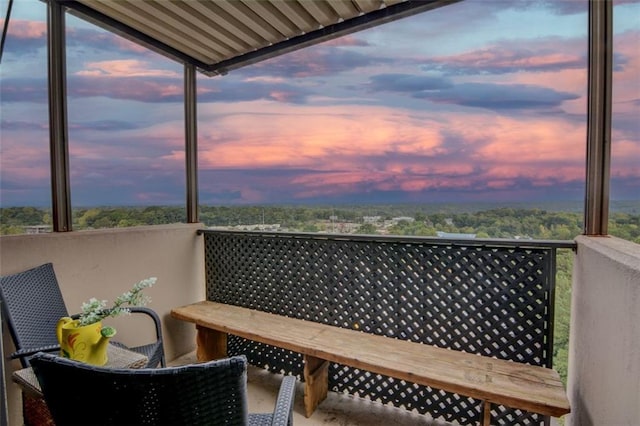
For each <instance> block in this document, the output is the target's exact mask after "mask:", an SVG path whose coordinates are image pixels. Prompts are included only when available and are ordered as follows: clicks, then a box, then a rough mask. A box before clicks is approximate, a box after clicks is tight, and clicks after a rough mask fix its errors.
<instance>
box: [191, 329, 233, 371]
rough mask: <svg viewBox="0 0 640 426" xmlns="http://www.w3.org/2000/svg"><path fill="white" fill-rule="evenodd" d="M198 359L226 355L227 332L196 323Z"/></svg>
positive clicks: (208, 359) (209, 359) (209, 358)
mask: <svg viewBox="0 0 640 426" xmlns="http://www.w3.org/2000/svg"><path fill="white" fill-rule="evenodd" d="M196 330H198V334H197V336H196V345H197V348H196V356H197V357H198V361H201V362H203V361H211V360H214V359H221V358H225V357H226V356H227V333H223V332H221V331H217V330H212V329H210V328H206V327H201V326H199V325H196Z"/></svg>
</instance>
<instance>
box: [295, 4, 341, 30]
mask: <svg viewBox="0 0 640 426" xmlns="http://www.w3.org/2000/svg"><path fill="white" fill-rule="evenodd" d="M300 5H301V6H302V7H304V8H305V9H306V10H307V12H309V14H311V16H313V17H314V19H315V20H316V21H318V22H319V23H320V24H322V25H323V26H325V27H326V26H327V25H331V24H335V23H336V22H338V20H339V19H340V16H339V15H338V14H337V13H336V11H335V10H333V8H332V7H329V6H327V4H326V3H325V2H320V1H301V2H300Z"/></svg>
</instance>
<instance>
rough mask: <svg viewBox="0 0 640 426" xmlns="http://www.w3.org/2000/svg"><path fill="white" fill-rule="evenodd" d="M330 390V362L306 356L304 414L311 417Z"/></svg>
mask: <svg viewBox="0 0 640 426" xmlns="http://www.w3.org/2000/svg"><path fill="white" fill-rule="evenodd" d="M328 390H329V361H326V360H324V359H320V358H316V357H313V356H309V355H304V412H305V416H306V417H311V415H312V414H313V412H314V411H315V409H316V407H317V406H318V404H320V403H321V402H322V401H323V400H324V399H325V398H326V397H327V392H328Z"/></svg>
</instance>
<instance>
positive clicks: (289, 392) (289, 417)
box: [271, 376, 296, 426]
mask: <svg viewBox="0 0 640 426" xmlns="http://www.w3.org/2000/svg"><path fill="white" fill-rule="evenodd" d="M295 396H296V378H295V377H294V376H285V377H284V378H283V379H282V384H281V385H280V392H278V399H277V400H276V407H275V409H274V411H273V420H272V421H271V426H291V425H293V401H294V399H295Z"/></svg>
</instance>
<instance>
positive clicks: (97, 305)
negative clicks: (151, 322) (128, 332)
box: [78, 277, 157, 326]
mask: <svg viewBox="0 0 640 426" xmlns="http://www.w3.org/2000/svg"><path fill="white" fill-rule="evenodd" d="M156 280H157V278H156V277H151V278H146V279H144V280H142V281H140V282H138V283H136V284H134V286H133V288H132V289H131V290H130V291H127V292H124V293H123V294H122V295H120V296H119V297H117V298H116V299H115V301H114V302H113V306H112V307H111V308H109V309H107V301H106V300H98V299H96V298H95V297H92V298H91V299H89V301H87V302H84V303H83V304H82V308H81V309H82V312H81V314H80V317H79V319H78V320H79V325H81V326H83V325H89V324H93V323H96V322H100V321H102V320H103V319H105V318H107V317H117V316H118V315H125V314H130V313H131V310H130V309H129V308H127V306H144V305H146V304H147V303H149V302H150V301H151V299H150V298H149V297H148V296H145V295H144V294H143V293H142V292H143V290H144V289H145V288H149V287H151V286H153V285H154V284H155V283H156Z"/></svg>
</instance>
